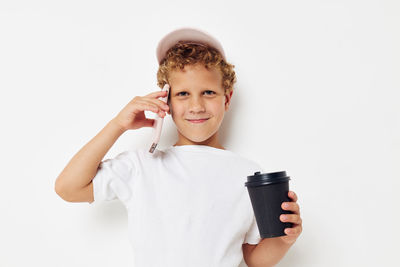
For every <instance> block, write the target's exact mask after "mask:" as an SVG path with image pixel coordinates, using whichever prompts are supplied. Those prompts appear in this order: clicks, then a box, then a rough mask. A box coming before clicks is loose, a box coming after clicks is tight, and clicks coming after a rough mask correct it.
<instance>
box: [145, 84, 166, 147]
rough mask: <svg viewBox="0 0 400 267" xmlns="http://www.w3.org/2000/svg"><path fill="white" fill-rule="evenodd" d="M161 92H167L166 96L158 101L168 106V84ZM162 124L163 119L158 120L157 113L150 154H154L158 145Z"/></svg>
mask: <svg viewBox="0 0 400 267" xmlns="http://www.w3.org/2000/svg"><path fill="white" fill-rule="evenodd" d="M162 91H167V96H165V97H162V98H161V99H160V100H161V101H164V102H165V103H166V104H167V105H168V96H169V84H167V83H166V84H165V85H164V88H163V89H162ZM163 122H164V118H160V117H159V116H158V113H157V114H156V118H155V121H154V124H153V139H152V144H151V147H150V150H149V152H150V153H153V152H154V150H155V149H156V147H157V145H158V142H159V141H160V136H161V130H162V125H163Z"/></svg>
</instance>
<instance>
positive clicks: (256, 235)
mask: <svg viewBox="0 0 400 267" xmlns="http://www.w3.org/2000/svg"><path fill="white" fill-rule="evenodd" d="M260 240H261V237H260V232H259V230H258V226H257V222H256V218H255V216H254V215H253V220H252V223H251V226H250V229H249V230H248V231H247V233H246V237H245V239H244V242H243V244H246V243H249V244H253V245H256V244H258V243H259V242H260Z"/></svg>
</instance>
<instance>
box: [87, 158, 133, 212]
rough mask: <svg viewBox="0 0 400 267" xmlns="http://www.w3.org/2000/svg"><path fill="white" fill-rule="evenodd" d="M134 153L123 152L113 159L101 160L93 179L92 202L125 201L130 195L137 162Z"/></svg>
mask: <svg viewBox="0 0 400 267" xmlns="http://www.w3.org/2000/svg"><path fill="white" fill-rule="evenodd" d="M135 159H136V156H135V152H134V151H125V152H122V153H120V154H118V155H117V156H116V157H115V158H112V159H106V160H103V161H102V162H101V163H100V165H99V167H98V169H97V173H96V175H95V177H94V178H93V180H92V181H93V198H94V201H93V202H91V203H90V204H92V203H94V202H101V201H111V200H114V199H120V200H122V201H124V202H125V201H127V200H129V199H130V197H131V195H132V186H133V182H134V181H133V180H134V177H136V173H137V165H138V164H137V161H136V160H135Z"/></svg>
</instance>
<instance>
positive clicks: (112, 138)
mask: <svg viewBox="0 0 400 267" xmlns="http://www.w3.org/2000/svg"><path fill="white" fill-rule="evenodd" d="M123 133H124V130H123V129H121V127H119V125H118V124H117V123H116V122H115V121H114V120H111V121H110V122H108V123H107V125H106V126H105V127H104V128H103V129H102V130H101V131H100V132H99V133H98V134H97V135H96V136H95V137H93V138H92V139H91V140H90V141H89V142H88V143H87V144H86V145H85V146H84V147H82V148H81V149H80V150H79V151H78V153H76V154H75V155H74V157H73V158H72V159H71V160H70V162H69V163H68V164H67V166H66V167H65V168H64V170H63V171H62V172H61V174H60V175H59V176H58V177H57V180H56V185H55V187H56V191H58V192H73V191H74V190H79V189H82V188H84V187H85V186H87V185H88V184H89V183H90V182H91V180H92V179H93V177H94V176H95V175H96V172H97V169H98V166H99V164H100V163H101V160H102V159H103V158H104V156H105V154H106V153H107V152H108V150H109V149H110V148H111V147H112V145H113V144H114V143H115V142H116V141H117V139H118V138H119V137H120V136H121V135H122V134H123Z"/></svg>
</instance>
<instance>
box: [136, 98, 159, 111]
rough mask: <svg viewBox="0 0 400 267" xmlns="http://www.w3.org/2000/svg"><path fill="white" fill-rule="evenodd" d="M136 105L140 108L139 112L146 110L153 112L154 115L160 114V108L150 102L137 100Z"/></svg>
mask: <svg viewBox="0 0 400 267" xmlns="http://www.w3.org/2000/svg"><path fill="white" fill-rule="evenodd" d="M137 105H138V106H139V107H140V109H141V110H143V111H144V110H148V111H153V112H154V113H158V112H160V108H159V107H158V106H157V105H156V104H154V103H153V102H151V101H146V100H144V101H143V100H138V101H137Z"/></svg>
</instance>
